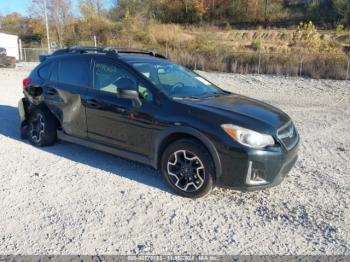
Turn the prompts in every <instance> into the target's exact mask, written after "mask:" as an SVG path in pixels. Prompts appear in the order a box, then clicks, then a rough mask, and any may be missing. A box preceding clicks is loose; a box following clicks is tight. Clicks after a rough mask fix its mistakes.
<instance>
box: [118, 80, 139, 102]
mask: <svg viewBox="0 0 350 262" xmlns="http://www.w3.org/2000/svg"><path fill="white" fill-rule="evenodd" d="M116 86H117V87H118V88H117V97H118V98H123V99H129V100H131V101H132V105H133V107H141V105H142V103H141V100H140V97H139V92H138V91H137V86H135V83H134V82H133V81H131V80H130V79H128V78H122V79H120V80H118V81H117V83H116Z"/></svg>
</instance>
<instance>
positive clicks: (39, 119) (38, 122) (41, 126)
mask: <svg viewBox="0 0 350 262" xmlns="http://www.w3.org/2000/svg"><path fill="white" fill-rule="evenodd" d="M30 127H31V128H30V136H31V138H32V140H33V141H34V142H35V143H39V142H40V141H41V138H42V136H43V134H44V131H45V121H44V117H43V115H42V114H36V115H35V116H34V118H33V119H32V121H31V125H30Z"/></svg>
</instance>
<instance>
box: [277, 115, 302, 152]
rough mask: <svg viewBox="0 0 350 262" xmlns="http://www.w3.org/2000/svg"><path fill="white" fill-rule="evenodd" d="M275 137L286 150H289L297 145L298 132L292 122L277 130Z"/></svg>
mask: <svg viewBox="0 0 350 262" xmlns="http://www.w3.org/2000/svg"><path fill="white" fill-rule="evenodd" d="M277 137H278V139H279V140H280V142H281V143H282V145H283V146H284V147H285V148H286V149H287V150H291V149H292V148H293V147H294V146H295V145H296V144H297V143H298V139H299V137H298V132H297V130H296V129H295V127H294V125H293V123H292V122H289V123H287V124H286V125H284V126H282V127H281V128H280V129H278V131H277Z"/></svg>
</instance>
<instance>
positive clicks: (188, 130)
mask: <svg viewBox="0 0 350 262" xmlns="http://www.w3.org/2000/svg"><path fill="white" fill-rule="evenodd" d="M175 134H185V135H188V136H192V137H195V138H196V139H198V140H199V141H201V142H202V143H203V144H204V145H205V146H206V148H207V149H208V151H209V153H210V154H211V156H212V158H213V160H214V164H215V172H216V177H220V176H221V174H222V166H221V161H220V157H219V154H218V151H217V149H216V147H215V145H214V143H213V142H212V141H211V140H210V139H209V137H208V136H207V135H205V134H203V133H202V132H200V131H198V130H197V129H194V128H192V127H186V126H172V127H169V128H167V129H165V130H163V131H162V132H161V133H159V134H158V135H157V137H156V139H155V150H154V158H153V159H154V167H155V168H157V167H159V164H160V159H161V155H160V154H161V153H162V144H163V142H164V141H166V139H167V138H168V137H170V136H172V135H175Z"/></svg>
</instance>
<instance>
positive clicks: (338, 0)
mask: <svg viewBox="0 0 350 262" xmlns="http://www.w3.org/2000/svg"><path fill="white" fill-rule="evenodd" d="M333 7H334V9H335V10H336V12H337V15H338V16H339V17H340V18H341V19H342V20H343V21H344V23H347V24H349V23H350V1H349V0H333Z"/></svg>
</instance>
